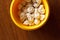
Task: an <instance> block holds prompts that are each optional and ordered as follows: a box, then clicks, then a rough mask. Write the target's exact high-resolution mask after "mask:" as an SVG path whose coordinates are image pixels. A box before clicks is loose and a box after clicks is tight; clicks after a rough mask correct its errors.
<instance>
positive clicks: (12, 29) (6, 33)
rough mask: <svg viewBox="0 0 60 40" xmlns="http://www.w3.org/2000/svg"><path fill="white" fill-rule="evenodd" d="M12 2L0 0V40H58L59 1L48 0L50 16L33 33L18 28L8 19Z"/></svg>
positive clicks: (59, 28)
mask: <svg viewBox="0 0 60 40" xmlns="http://www.w3.org/2000/svg"><path fill="white" fill-rule="evenodd" d="M11 1H12V0H0V40H60V1H59V0H48V4H49V7H50V16H49V19H48V21H47V23H46V24H45V25H44V26H43V27H42V28H40V29H38V30H35V31H24V30H22V29H20V28H18V27H17V26H16V25H15V24H14V23H13V22H12V20H11V18H10V12H9V8H10V3H11Z"/></svg>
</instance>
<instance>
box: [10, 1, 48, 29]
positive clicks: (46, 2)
mask: <svg viewBox="0 0 60 40" xmlns="http://www.w3.org/2000/svg"><path fill="white" fill-rule="evenodd" d="M43 1H44V3H45V9H46V10H47V12H46V17H45V19H44V20H43V22H42V23H40V24H39V25H38V26H34V27H31V26H30V27H26V26H25V27H22V26H21V25H19V24H18V23H17V22H16V21H15V19H14V17H13V14H12V6H13V4H14V2H15V0H12V2H11V5H10V16H11V19H12V21H13V22H14V23H15V24H16V25H17V26H18V27H19V28H21V29H23V30H36V29H38V28H41V27H42V26H43V25H44V24H45V23H46V21H47V20H48V17H49V5H48V1H47V0H43Z"/></svg>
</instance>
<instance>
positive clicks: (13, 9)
mask: <svg viewBox="0 0 60 40" xmlns="http://www.w3.org/2000/svg"><path fill="white" fill-rule="evenodd" d="M22 1H24V0H16V1H14V3H13V4H12V5H11V10H10V11H11V13H10V14H11V18H12V20H13V21H14V23H15V24H16V25H17V26H18V27H20V28H22V29H25V30H29V29H37V28H39V27H41V26H42V25H43V24H44V23H45V21H46V20H47V18H48V15H49V8H48V4H47V2H46V0H44V1H43V0H42V2H43V5H44V7H45V10H46V12H45V16H46V17H45V19H44V20H43V21H42V22H41V23H40V24H38V25H33V26H26V25H23V24H22V23H21V21H20V18H19V16H18V11H19V10H18V5H19V4H20V3H21V2H22Z"/></svg>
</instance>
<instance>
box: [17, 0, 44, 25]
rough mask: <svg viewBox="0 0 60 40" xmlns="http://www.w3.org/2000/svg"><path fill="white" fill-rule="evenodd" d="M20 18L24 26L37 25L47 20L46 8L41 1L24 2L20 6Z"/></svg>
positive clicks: (30, 0)
mask: <svg viewBox="0 0 60 40" xmlns="http://www.w3.org/2000/svg"><path fill="white" fill-rule="evenodd" d="M18 9H19V12H18V14H19V17H20V20H21V22H22V23H23V24H24V25H29V26H32V25H37V24H39V23H41V22H42V21H43V20H44V18H45V8H44V5H43V3H42V1H41V0H24V1H23V2H22V3H21V4H19V5H18Z"/></svg>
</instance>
